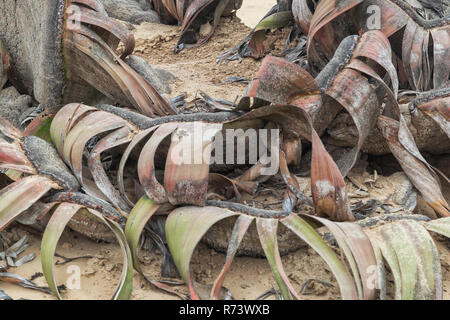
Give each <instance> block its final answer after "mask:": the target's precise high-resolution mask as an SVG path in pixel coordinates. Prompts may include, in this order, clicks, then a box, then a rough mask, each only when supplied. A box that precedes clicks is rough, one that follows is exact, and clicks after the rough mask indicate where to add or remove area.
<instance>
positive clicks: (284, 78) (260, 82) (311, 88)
mask: <svg viewBox="0 0 450 320" xmlns="http://www.w3.org/2000/svg"><path fill="white" fill-rule="evenodd" d="M319 94H320V89H319V86H318V84H317V82H316V80H315V79H314V78H313V77H312V76H311V75H310V74H309V73H308V72H307V71H305V70H304V69H302V68H301V67H299V66H298V65H296V64H294V63H292V62H290V61H288V60H286V59H283V58H278V57H274V56H268V57H266V58H264V60H263V62H262V64H261V67H260V69H259V71H258V74H257V75H256V77H255V79H254V80H253V81H252V82H251V84H250V87H249V90H248V92H247V96H248V97H252V98H259V99H262V100H266V101H269V102H272V103H277V104H295V105H296V104H297V101H298V100H299V101H301V100H302V99H304V98H308V96H310V95H313V96H317V95H319Z"/></svg>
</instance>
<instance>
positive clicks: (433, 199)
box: [378, 116, 450, 216]
mask: <svg viewBox="0 0 450 320" xmlns="http://www.w3.org/2000/svg"><path fill="white" fill-rule="evenodd" d="M378 127H379V128H380V130H381V133H382V134H383V136H384V137H385V138H386V140H387V142H388V145H389V149H390V150H391V152H392V154H393V155H394V157H395V158H396V159H397V161H398V162H399V163H400V166H401V167H402V168H403V171H405V173H406V174H407V175H408V177H409V179H410V180H411V182H412V183H413V184H414V186H415V187H416V188H417V189H418V190H419V191H420V192H421V194H422V196H423V198H424V200H425V201H426V202H427V203H428V204H429V205H430V206H431V207H432V208H433V209H434V210H435V211H436V212H437V213H438V214H439V215H440V216H450V206H449V205H448V203H447V201H446V200H445V198H444V196H443V195H442V192H441V187H440V184H439V181H438V179H437V177H436V176H435V175H434V174H432V171H431V170H430V169H429V168H428V167H427V166H426V165H425V164H424V163H423V162H422V161H420V160H419V159H417V157H415V156H414V155H412V154H411V153H410V152H409V151H408V150H406V149H405V147H404V146H403V145H402V144H401V143H400V141H399V138H398V135H399V128H400V125H399V122H398V121H395V120H393V119H391V118H388V117H385V116H380V117H379V118H378Z"/></svg>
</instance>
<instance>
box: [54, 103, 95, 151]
mask: <svg viewBox="0 0 450 320" xmlns="http://www.w3.org/2000/svg"><path fill="white" fill-rule="evenodd" d="M94 110H96V109H95V108H94V107H90V106H86V105H83V104H81V103H71V104H68V105H66V106H64V107H62V108H61V109H60V110H59V111H58V113H57V114H56V115H55V117H54V119H53V121H52V125H51V127H50V136H51V138H52V141H53V143H54V144H55V146H56V149H57V150H58V152H59V154H60V155H62V154H63V149H64V142H65V139H66V137H67V134H68V133H69V132H70V130H72V127H73V126H74V125H75V124H76V123H77V121H78V120H79V119H80V118H82V117H83V116H85V115H86V114H87V113H88V112H90V111H94Z"/></svg>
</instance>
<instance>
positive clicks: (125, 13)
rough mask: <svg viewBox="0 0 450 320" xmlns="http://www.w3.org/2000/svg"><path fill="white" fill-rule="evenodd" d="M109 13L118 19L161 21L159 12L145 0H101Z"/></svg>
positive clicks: (127, 20)
mask: <svg viewBox="0 0 450 320" xmlns="http://www.w3.org/2000/svg"><path fill="white" fill-rule="evenodd" d="M101 1H102V3H103V5H104V7H105V9H106V11H107V12H108V15H109V16H110V17H113V18H115V19H118V20H122V21H126V22H130V23H133V24H140V23H142V22H154V23H159V22H160V20H159V17H158V14H157V13H156V12H155V11H153V10H150V8H149V7H148V5H147V4H146V2H145V1H139V0H101Z"/></svg>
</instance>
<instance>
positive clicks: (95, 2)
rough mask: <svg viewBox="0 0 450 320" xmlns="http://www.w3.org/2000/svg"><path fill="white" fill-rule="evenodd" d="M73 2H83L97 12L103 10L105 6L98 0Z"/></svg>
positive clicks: (74, 1) (77, 0)
mask: <svg viewBox="0 0 450 320" xmlns="http://www.w3.org/2000/svg"><path fill="white" fill-rule="evenodd" d="M72 3H73V4H75V3H78V4H83V5H85V6H87V7H89V8H91V9H93V10H95V11H97V12H103V11H104V8H103V6H102V5H101V4H100V3H99V2H98V0H72Z"/></svg>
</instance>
